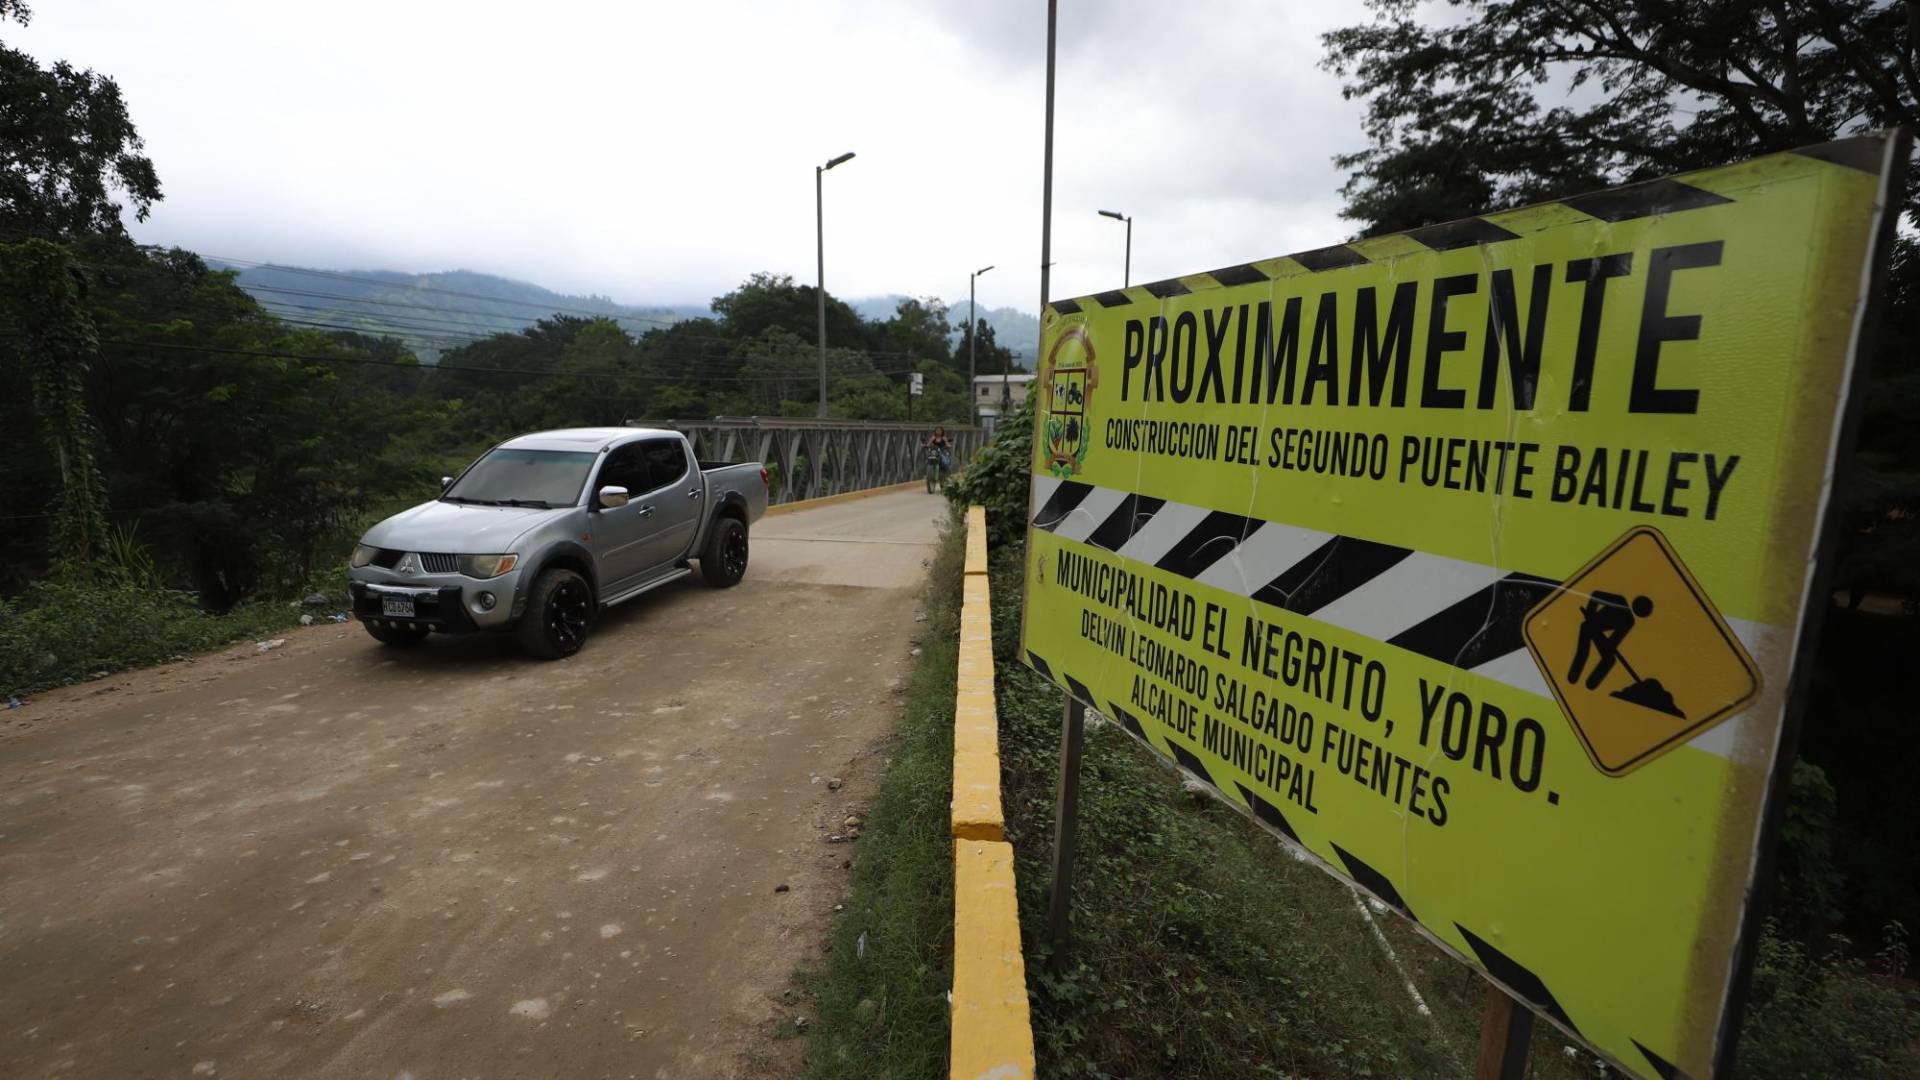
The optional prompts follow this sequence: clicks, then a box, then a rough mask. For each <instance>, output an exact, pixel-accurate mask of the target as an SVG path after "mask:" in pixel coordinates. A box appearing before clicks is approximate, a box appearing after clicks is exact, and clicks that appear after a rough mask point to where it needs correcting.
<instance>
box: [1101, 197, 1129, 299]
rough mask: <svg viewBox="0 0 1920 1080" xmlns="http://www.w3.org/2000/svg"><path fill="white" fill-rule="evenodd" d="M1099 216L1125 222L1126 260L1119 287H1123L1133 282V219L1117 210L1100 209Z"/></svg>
mask: <svg viewBox="0 0 1920 1080" xmlns="http://www.w3.org/2000/svg"><path fill="white" fill-rule="evenodd" d="M1100 216H1101V217H1110V218H1112V219H1113V220H1115V221H1124V222H1126V223H1127V261H1126V264H1125V269H1123V270H1121V272H1120V287H1121V288H1123V289H1124V288H1126V287H1127V286H1128V285H1131V284H1133V219H1132V218H1130V217H1128V216H1127V215H1125V214H1123V213H1121V212H1120V211H1118V210H1102V211H1100Z"/></svg>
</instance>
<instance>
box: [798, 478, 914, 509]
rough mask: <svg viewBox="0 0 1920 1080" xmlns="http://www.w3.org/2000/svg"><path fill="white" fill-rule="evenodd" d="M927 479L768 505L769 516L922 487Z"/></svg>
mask: <svg viewBox="0 0 1920 1080" xmlns="http://www.w3.org/2000/svg"><path fill="white" fill-rule="evenodd" d="M925 484H926V481H925V480H909V481H907V482H906V483H904V484H888V485H887V486H886V487H876V488H861V489H860V490H859V491H843V492H841V493H840V494H838V495H822V496H820V497H819V498H817V499H801V500H800V501H799V502H790V503H779V504H777V505H774V506H769V507H767V512H766V515H765V516H767V517H772V516H773V515H775V514H787V513H792V512H793V511H795V510H811V509H813V508H814V507H816V506H831V505H833V504H834V503H843V502H852V501H854V500H855V499H865V498H868V497H870V496H874V495H885V494H886V493H887V492H889V491H905V490H907V489H908V488H914V487H922V486H924V485H925Z"/></svg>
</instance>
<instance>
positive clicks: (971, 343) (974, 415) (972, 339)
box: [967, 263, 993, 427]
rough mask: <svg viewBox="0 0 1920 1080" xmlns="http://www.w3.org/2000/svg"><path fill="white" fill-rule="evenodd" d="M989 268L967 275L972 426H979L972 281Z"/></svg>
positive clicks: (977, 321)
mask: <svg viewBox="0 0 1920 1080" xmlns="http://www.w3.org/2000/svg"><path fill="white" fill-rule="evenodd" d="M991 269H993V264H991V263H989V264H987V265H986V266H983V267H981V268H980V269H978V270H975V271H974V272H973V273H972V274H969V275H968V276H967V416H968V418H969V419H971V420H972V421H973V426H974V427H979V426H980V402H979V397H980V394H979V392H978V391H976V390H975V389H974V386H973V380H974V379H975V377H976V376H975V375H974V371H973V357H974V354H975V353H976V352H977V351H978V350H977V347H978V345H979V344H980V319H979V317H978V316H976V315H975V314H974V308H973V297H974V282H976V281H979V280H980V275H981V274H984V273H986V272H987V271H989V270H991Z"/></svg>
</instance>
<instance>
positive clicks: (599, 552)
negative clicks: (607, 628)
mask: <svg viewBox="0 0 1920 1080" xmlns="http://www.w3.org/2000/svg"><path fill="white" fill-rule="evenodd" d="M766 509H767V471H766V470H765V469H764V468H762V467H760V466H759V465H758V464H745V465H727V464H715V463H709V462H702V461H697V460H695V458H694V456H693V448H692V446H691V445H690V444H689V443H688V442H687V438H686V436H684V435H682V434H680V433H679V432H677V431H663V430H657V429H650V428H630V427H621V428H574V429H569V430H565V431H542V432H537V433H535V434H532V435H521V436H518V437H517V438H512V439H508V440H507V441H506V442H503V443H501V444H500V445H498V446H496V447H494V448H493V449H491V450H489V451H487V452H486V453H485V454H482V455H481V456H480V459H479V460H477V461H475V462H474V463H473V464H472V465H469V466H467V469H466V471H465V472H462V473H461V474H460V475H459V476H458V477H447V478H446V479H444V480H442V481H441V493H440V497H439V498H438V499H435V500H433V501H432V502H427V503H421V504H420V505H419V506H416V507H414V508H413V509H411V510H407V511H405V512H403V513H399V514H395V515H394V516H392V517H390V518H388V519H387V520H385V521H382V522H381V523H380V524H378V525H375V526H374V527H373V528H371V529H368V530H367V534H366V535H365V536H363V537H361V539H360V543H359V544H358V545H357V546H356V547H355V548H354V549H353V559H352V561H351V563H350V565H349V569H348V570H347V578H348V581H347V589H348V591H349V592H350V593H352V595H353V613H354V615H355V617H357V618H358V619H359V620H360V622H361V624H362V625H364V626H365V627H366V628H367V633H369V634H371V635H373V637H374V639H375V640H377V641H379V642H381V643H383V644H386V645H412V644H416V643H418V642H419V641H421V640H422V639H424V638H425V637H426V636H427V634H428V633H429V632H431V631H435V630H438V631H441V632H442V633H464V632H470V631H476V630H508V629H511V630H513V631H514V632H515V633H516V634H517V635H518V636H519V638H520V644H521V645H522V646H523V647H524V648H525V649H526V650H527V651H528V652H530V653H532V654H533V655H535V656H538V657H542V658H545V659H555V658H558V657H562V656H570V655H572V654H573V653H576V652H578V651H579V650H580V647H581V646H582V645H584V644H585V643H586V640H587V633H588V631H589V630H590V629H591V628H592V626H593V620H594V616H595V614H597V613H598V612H599V610H600V609H601V608H604V607H609V606H611V605H613V604H618V603H620V602H621V601H623V600H630V599H632V598H633V597H636V596H638V595H640V594H641V593H643V592H646V591H647V590H649V589H653V588H657V587H659V586H661V585H665V584H666V583H667V582H670V581H674V580H676V579H678V578H682V577H685V576H686V575H688V574H691V573H692V572H693V570H692V568H691V567H689V565H688V562H689V560H697V561H698V562H699V564H700V573H701V575H702V576H703V577H705V578H706V579H707V581H708V582H709V583H710V584H713V585H716V586H719V587H721V588H726V587H728V586H730V585H735V584H737V583H738V582H739V581H740V578H741V577H742V576H743V575H745V574H746V572H747V527H748V526H749V525H751V524H752V523H753V522H755V521H758V520H759V519H760V515H761V514H763V513H765V512H766Z"/></svg>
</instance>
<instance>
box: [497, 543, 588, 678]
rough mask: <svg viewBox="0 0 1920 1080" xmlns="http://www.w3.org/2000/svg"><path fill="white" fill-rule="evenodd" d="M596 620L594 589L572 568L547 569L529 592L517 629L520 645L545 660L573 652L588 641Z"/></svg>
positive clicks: (556, 658) (577, 650)
mask: <svg viewBox="0 0 1920 1080" xmlns="http://www.w3.org/2000/svg"><path fill="white" fill-rule="evenodd" d="M592 623H593V590H592V589H590V588H588V587H587V579H586V578H583V577H581V576H580V575H579V574H576V573H574V572H573V571H571V570H566V569H563V568H561V567H557V566H556V567H554V568H553V569H550V570H543V571H541V572H540V576H539V577H538V578H537V579H535V580H534V583H533V588H532V589H531V590H530V591H529V592H528V593H527V613H526V614H525V615H522V616H521V617H520V625H519V627H517V628H516V630H515V633H517V634H519V636H520V647H521V648H523V649H525V650H527V652H528V653H530V654H532V655H533V656H537V657H539V658H540V659H542V660H558V659H560V658H561V657H563V656H572V655H573V654H574V653H577V652H579V651H580V646H582V645H585V644H586V643H587V630H588V629H589V628H590V626H591V625H592Z"/></svg>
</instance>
